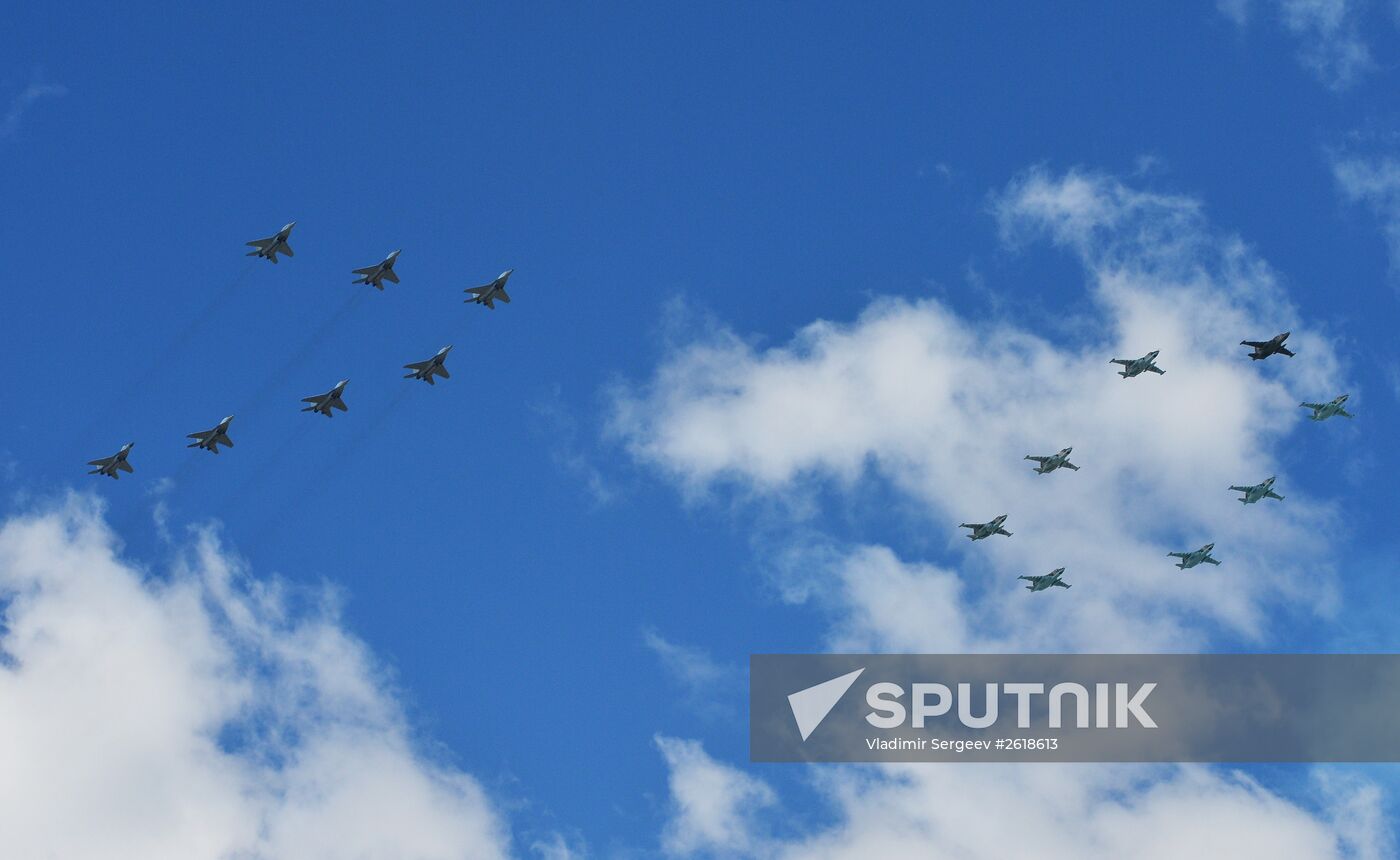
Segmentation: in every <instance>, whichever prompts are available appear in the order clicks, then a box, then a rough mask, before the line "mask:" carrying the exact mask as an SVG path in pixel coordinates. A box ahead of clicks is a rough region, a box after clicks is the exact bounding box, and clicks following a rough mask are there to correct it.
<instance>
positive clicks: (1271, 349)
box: [1240, 332, 1293, 361]
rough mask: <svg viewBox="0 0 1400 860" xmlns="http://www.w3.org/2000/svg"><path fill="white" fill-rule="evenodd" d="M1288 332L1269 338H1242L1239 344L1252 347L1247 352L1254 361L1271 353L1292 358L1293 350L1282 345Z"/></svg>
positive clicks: (1286, 338)
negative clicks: (1251, 349) (1249, 351)
mask: <svg viewBox="0 0 1400 860" xmlns="http://www.w3.org/2000/svg"><path fill="white" fill-rule="evenodd" d="M1289 334H1291V332H1284V333H1283V334H1280V335H1276V336H1274V337H1273V338H1272V339H1271V340H1242V341H1240V346H1249V347H1253V348H1254V351H1253V352H1251V353H1250V354H1249V357H1250V358H1251V359H1253V360H1254V361H1259V360H1260V359H1265V358H1268V357H1269V356H1271V355H1286V356H1288V357H1289V358H1292V357H1293V351H1292V350H1291V349H1289V348H1288V347H1286V346H1284V345H1283V342H1284V341H1286V340H1288V335H1289Z"/></svg>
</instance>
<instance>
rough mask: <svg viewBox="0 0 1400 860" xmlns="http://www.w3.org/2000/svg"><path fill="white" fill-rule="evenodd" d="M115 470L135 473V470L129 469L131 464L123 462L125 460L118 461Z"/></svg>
mask: <svg viewBox="0 0 1400 860" xmlns="http://www.w3.org/2000/svg"><path fill="white" fill-rule="evenodd" d="M117 468H118V469H120V470H122V471H123V472H135V471H136V470H135V469H133V468H131V464H130V463H128V462H127V461H125V460H120V461H118V462H117Z"/></svg>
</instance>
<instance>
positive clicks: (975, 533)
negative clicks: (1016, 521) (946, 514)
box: [958, 514, 1011, 540]
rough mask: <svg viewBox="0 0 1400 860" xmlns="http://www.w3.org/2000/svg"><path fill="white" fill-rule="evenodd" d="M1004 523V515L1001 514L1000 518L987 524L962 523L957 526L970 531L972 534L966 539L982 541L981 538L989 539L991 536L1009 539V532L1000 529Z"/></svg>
mask: <svg viewBox="0 0 1400 860" xmlns="http://www.w3.org/2000/svg"><path fill="white" fill-rule="evenodd" d="M1005 522H1006V514H1002V515H1001V516H999V517H996V518H995V519H993V520H992V521H991V522H989V523H962V524H960V525H959V526H958V528H960V529H972V534H970V535H968V537H969V538H970V539H972V540H982V539H983V538H989V537H991V536H992V535H1006V536H1007V537H1011V532H1009V531H1007V530H1006V529H1004V528H1002V525H1003V524H1004V523H1005Z"/></svg>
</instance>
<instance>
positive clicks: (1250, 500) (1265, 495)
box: [1230, 478, 1283, 505]
mask: <svg viewBox="0 0 1400 860" xmlns="http://www.w3.org/2000/svg"><path fill="white" fill-rule="evenodd" d="M1230 489H1232V490H1235V491H1236V492H1240V493H1244V497H1243V498H1241V499H1240V501H1241V502H1244V503H1245V504H1246V505H1252V504H1254V503H1255V502H1257V501H1259V500H1260V499H1278V500H1279V501H1280V502H1281V501H1283V496H1280V495H1279V494H1278V493H1275V492H1274V479H1273V478H1269V479H1267V480H1265V481H1264V483H1262V484H1255V485H1254V486H1252V487H1231V488H1230Z"/></svg>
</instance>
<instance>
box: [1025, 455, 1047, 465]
mask: <svg viewBox="0 0 1400 860" xmlns="http://www.w3.org/2000/svg"><path fill="white" fill-rule="evenodd" d="M1026 459H1027V460H1034V461H1036V462H1037V463H1044V462H1045V461H1046V460H1049V459H1050V458H1049V457H1032V456H1031V455H1030V454H1027V455H1026Z"/></svg>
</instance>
